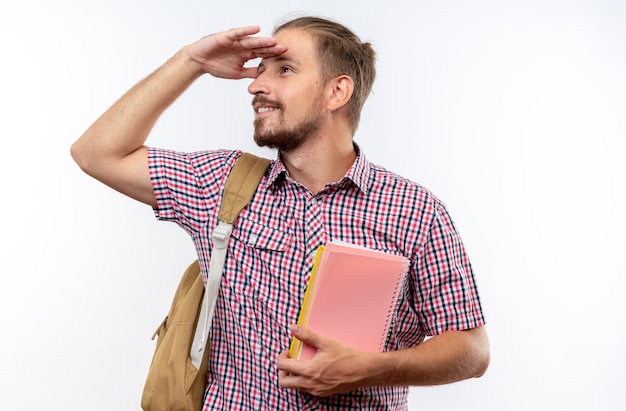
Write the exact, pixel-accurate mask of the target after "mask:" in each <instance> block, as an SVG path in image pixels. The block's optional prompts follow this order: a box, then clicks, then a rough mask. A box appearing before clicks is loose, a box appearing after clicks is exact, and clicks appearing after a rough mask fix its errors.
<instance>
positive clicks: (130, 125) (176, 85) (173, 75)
mask: <svg viewBox="0 0 626 411" xmlns="http://www.w3.org/2000/svg"><path fill="white" fill-rule="evenodd" d="M201 74H202V70H201V68H200V67H199V66H198V65H197V64H195V63H194V62H193V61H192V60H191V59H190V58H189V57H188V55H187V53H186V52H185V48H183V49H182V50H181V51H180V52H178V53H177V54H176V55H175V56H174V57H172V58H171V59H170V60H168V61H167V62H166V63H165V64H164V65H163V66H162V67H160V68H159V69H158V70H156V71H155V72H154V73H152V74H151V75H149V76H148V77H147V78H145V79H144V80H142V81H140V82H139V83H138V84H137V85H135V86H134V87H133V88H131V89H130V90H129V91H128V92H127V93H126V94H124V96H122V98H120V99H119V100H118V101H117V102H116V103H115V104H114V105H113V106H112V107H111V108H109V109H108V110H107V111H106V112H105V113H104V114H103V115H102V116H100V118H98V119H97V120H96V121H95V122H94V123H93V124H92V125H91V127H89V128H88V129H87V131H86V132H85V133H84V134H83V135H82V136H81V137H80V138H79V139H78V140H77V141H76V142H75V143H74V144H73V145H72V156H73V157H74V159H75V160H76V162H77V163H78V164H79V165H80V166H81V167H82V168H84V169H86V171H88V172H89V171H91V174H94V173H95V174H97V167H98V165H99V164H106V163H107V162H110V161H117V160H120V159H123V158H124V157H126V156H127V155H129V154H131V153H133V152H135V151H136V150H138V149H139V148H141V147H142V146H143V144H144V143H145V141H146V138H147V137H148V134H149V133H150V130H151V129H152V127H153V126H154V124H155V122H156V121H157V119H158V118H159V116H160V115H161V114H162V113H163V111H165V109H166V108H167V107H169V106H170V105H171V104H172V103H173V102H174V101H175V100H176V99H177V98H178V97H179V96H180V95H181V94H182V93H183V92H184V91H185V90H186V89H187V88H188V87H189V86H190V85H191V83H193V81H194V80H196V79H197V78H198V77H199V76H200V75H201Z"/></svg>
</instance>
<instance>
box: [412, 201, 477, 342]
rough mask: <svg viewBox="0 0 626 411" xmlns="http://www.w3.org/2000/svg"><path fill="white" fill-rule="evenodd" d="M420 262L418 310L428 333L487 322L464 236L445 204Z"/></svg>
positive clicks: (436, 214) (463, 328)
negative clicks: (462, 238)
mask: <svg viewBox="0 0 626 411" xmlns="http://www.w3.org/2000/svg"><path fill="white" fill-rule="evenodd" d="M430 228H431V229H430V232H429V236H428V239H427V242H426V244H425V247H424V253H423V255H422V258H420V259H419V260H418V262H417V276H418V284H419V285H418V287H417V288H418V295H419V297H418V298H419V299H418V301H417V303H418V307H417V308H418V312H419V315H420V317H421V318H420V321H421V323H422V324H423V326H424V328H425V331H426V334H427V335H437V334H441V333H443V332H445V331H450V330H467V329H471V328H475V327H479V326H481V325H484V324H485V319H484V315H483V312H482V307H481V304H480V298H479V295H478V288H477V285H476V281H475V278H474V273H473V271H472V266H471V264H470V261H469V258H468V256H467V253H466V251H465V247H464V246H463V243H462V241H461V238H460V236H459V234H458V232H457V230H456V227H455V226H454V223H453V222H452V219H451V218H450V215H449V214H448V211H447V210H446V208H445V207H444V206H443V205H442V204H438V205H437V206H436V207H435V215H434V218H433V220H432V224H431V227H430Z"/></svg>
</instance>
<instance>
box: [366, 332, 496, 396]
mask: <svg viewBox="0 0 626 411" xmlns="http://www.w3.org/2000/svg"><path fill="white" fill-rule="evenodd" d="M488 364H489V342H488V339H487V334H486V331H485V329H484V327H479V328H475V329H472V330H468V331H449V332H446V333H443V334H441V335H438V336H435V337H433V338H431V339H429V340H427V341H425V342H424V343H422V344H420V345H418V346H416V347H412V348H409V349H405V350H399V351H394V352H389V353H384V354H375V355H374V356H373V357H372V362H371V364H370V367H371V368H370V370H369V373H370V381H368V384H367V385H411V386H430V385H440V384H448V383H453V382H457V381H461V380H465V379H468V378H474V377H480V376H481V375H482V374H484V372H485V371H486V369H487V366H488Z"/></svg>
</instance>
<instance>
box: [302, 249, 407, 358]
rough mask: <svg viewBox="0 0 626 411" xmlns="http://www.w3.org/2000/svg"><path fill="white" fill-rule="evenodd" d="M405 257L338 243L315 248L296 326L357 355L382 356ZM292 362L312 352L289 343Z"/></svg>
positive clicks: (312, 352) (398, 293)
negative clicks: (337, 342) (371, 354)
mask: <svg viewBox="0 0 626 411" xmlns="http://www.w3.org/2000/svg"><path fill="white" fill-rule="evenodd" d="M407 267H408V261H407V259H406V258H405V257H403V256H399V255H394V254H389V253H385V252H381V251H376V250H371V249H368V248H363V247H359V246H354V245H351V244H347V243H341V242H332V241H331V242H329V243H327V244H326V245H325V246H321V247H319V249H318V250H317V256H316V258H315V264H314V265H313V270H312V272H311V278H310V280H309V284H308V286H307V290H306V293H305V296H304V300H303V302H302V307H301V309H300V315H299V318H298V324H299V325H301V326H303V327H306V328H308V329H310V330H311V331H313V332H315V333H317V334H320V335H324V336H327V337H330V338H333V339H335V340H338V341H340V342H342V343H344V344H346V345H348V346H350V347H352V348H355V349H357V350H360V351H370V352H377V351H383V350H384V348H385V344H386V342H387V336H388V334H389V328H390V326H391V322H392V319H393V316H394V315H395V311H396V305H397V302H398V298H399V295H400V291H401V288H402V283H403V281H404V277H405V275H406V272H407ZM290 353H291V357H292V358H297V359H309V358H311V357H312V356H313V355H315V353H316V348H315V347H313V346H310V345H308V344H306V343H302V342H301V341H300V340H298V339H296V338H293V339H292V341H291V347H290Z"/></svg>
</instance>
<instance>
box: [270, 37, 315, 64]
mask: <svg viewBox="0 0 626 411" xmlns="http://www.w3.org/2000/svg"><path fill="white" fill-rule="evenodd" d="M274 38H275V39H276V40H277V41H278V44H282V45H284V46H287V51H286V52H285V53H284V54H283V55H282V56H281V57H282V58H285V59H290V60H295V61H297V62H302V63H304V62H308V61H317V41H316V39H315V37H313V36H312V35H311V34H310V33H309V32H307V31H305V30H302V29H284V30H281V31H279V32H278V33H276V34H275V35H274Z"/></svg>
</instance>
